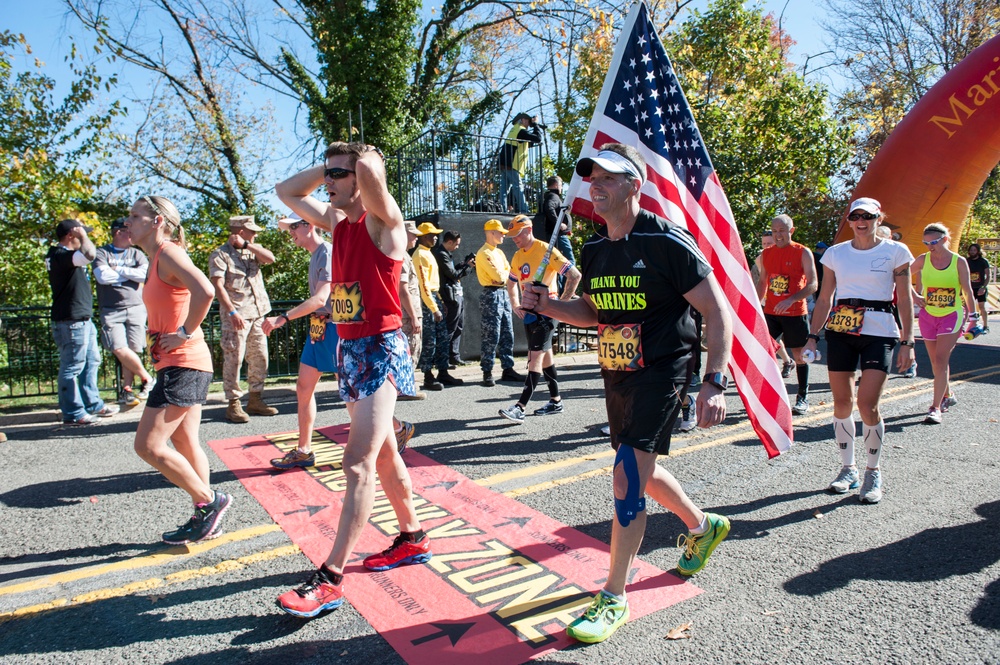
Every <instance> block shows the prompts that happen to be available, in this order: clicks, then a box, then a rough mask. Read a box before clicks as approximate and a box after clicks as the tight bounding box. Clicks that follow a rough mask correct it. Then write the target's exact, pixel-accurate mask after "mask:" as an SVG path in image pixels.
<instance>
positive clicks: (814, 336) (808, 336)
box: [806, 333, 819, 342]
mask: <svg viewBox="0 0 1000 665" xmlns="http://www.w3.org/2000/svg"><path fill="white" fill-rule="evenodd" d="M806 339H811V340H813V341H814V342H818V341H819V335H814V334H812V333H809V334H808V335H806Z"/></svg>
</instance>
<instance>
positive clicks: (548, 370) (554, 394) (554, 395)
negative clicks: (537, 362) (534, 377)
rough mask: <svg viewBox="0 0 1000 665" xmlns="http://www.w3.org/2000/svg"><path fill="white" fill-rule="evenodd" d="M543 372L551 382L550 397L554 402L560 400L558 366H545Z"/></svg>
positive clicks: (549, 382)
mask: <svg viewBox="0 0 1000 665" xmlns="http://www.w3.org/2000/svg"><path fill="white" fill-rule="evenodd" d="M542 374H544V375H545V380H546V381H547V382H548V384H549V397H550V398H551V399H552V401H553V402H556V401H559V375H558V374H557V373H556V366H555V365H550V366H549V367H543V368H542Z"/></svg>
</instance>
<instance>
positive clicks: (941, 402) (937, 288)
mask: <svg viewBox="0 0 1000 665" xmlns="http://www.w3.org/2000/svg"><path fill="white" fill-rule="evenodd" d="M950 240H951V237H950V234H949V233H948V227H946V226H945V225H944V224H928V225H927V226H926V227H924V245H926V246H927V247H930V251H928V252H927V253H926V254H921V255H920V256H918V257H917V259H916V260H915V261H914V262H913V274H914V275H915V276H916V281H917V293H916V294H915V295H914V298H913V299H914V301H916V303H917V304H918V305H920V306H921V307H922V309H921V310H920V335H921V336H922V337H923V338H924V345H925V346H926V347H927V355H928V356H930V358H931V367H932V368H933V369H934V400H933V401H932V402H931V408H930V410H929V411H928V412H927V417H926V418H925V419H924V422H925V423H930V424H934V425H936V424H939V423H940V422H941V413H942V412H943V411H947V410H948V407H950V406H954V405H955V404H956V402H957V400H956V399H955V398H954V397H953V396H952V394H951V390H950V388H949V385H948V381H949V378H950V377H949V375H950V373H951V368H950V363H951V351H952V349H954V348H955V342H957V341H958V336H959V335H961V334H962V328H963V327H964V325H965V321H966V319H967V317H968V315H969V313H972V312H975V311H976V299H975V291H973V290H972V281H971V280H970V279H969V264H968V263H967V262H966V261H965V259H964V258H962V257H961V256H959V255H958V254H955V253H954V252H953V251H951V250H950V249H949V248H948V242H949V241H950ZM963 293H964V296H965V300H964V302H963V300H962V298H961V296H962V295H963ZM900 311H901V312H903V311H904V310H900ZM977 316H978V315H977Z"/></svg>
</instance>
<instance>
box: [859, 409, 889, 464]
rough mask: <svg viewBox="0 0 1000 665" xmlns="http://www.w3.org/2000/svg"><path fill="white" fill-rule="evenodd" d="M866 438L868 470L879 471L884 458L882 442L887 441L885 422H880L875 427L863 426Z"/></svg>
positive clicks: (862, 429)
mask: <svg viewBox="0 0 1000 665" xmlns="http://www.w3.org/2000/svg"><path fill="white" fill-rule="evenodd" d="M861 431H862V432H863V433H864V437H865V450H867V451H868V468H869V469H877V468H878V464H879V459H880V458H881V457H882V440H883V439H885V421H884V420H879V421H878V422H877V423H876V424H875V425H865V424H862V425H861Z"/></svg>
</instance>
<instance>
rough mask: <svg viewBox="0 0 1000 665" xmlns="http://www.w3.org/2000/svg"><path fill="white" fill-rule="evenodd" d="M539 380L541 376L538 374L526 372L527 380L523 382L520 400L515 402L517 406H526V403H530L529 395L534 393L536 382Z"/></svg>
mask: <svg viewBox="0 0 1000 665" xmlns="http://www.w3.org/2000/svg"><path fill="white" fill-rule="evenodd" d="M541 378H542V375H541V374H539V373H538V372H528V378H526V379H525V380H524V391H523V392H522V393H521V399H519V400H517V403H518V404H523V405H524V406H528V402H530V401H531V394H532V393H533V392H535V388H536V387H538V380H539V379H541Z"/></svg>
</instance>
